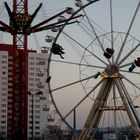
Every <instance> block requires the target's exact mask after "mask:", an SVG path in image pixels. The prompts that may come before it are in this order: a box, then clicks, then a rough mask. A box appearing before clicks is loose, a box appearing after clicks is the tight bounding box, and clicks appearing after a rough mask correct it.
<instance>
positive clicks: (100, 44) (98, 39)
mask: <svg viewBox="0 0 140 140" xmlns="http://www.w3.org/2000/svg"><path fill="white" fill-rule="evenodd" d="M83 12H84V14H85V17H86V19H87V21H88V23H89V25H90V27H91V29H92V31H93V33H94V35H95V37H96V39H97V41H98V43H99V46H100V47H101V49H102V51H103V53H104V52H105V50H104V47H103V45H102V43H101V41H100V38H99V37H98V35H97V33H96V31H95V29H94V27H93V25H92V23H91V22H90V20H89V17H88V16H87V14H86V12H85V10H83ZM107 61H108V62H109V64H111V62H110V60H109V59H107Z"/></svg>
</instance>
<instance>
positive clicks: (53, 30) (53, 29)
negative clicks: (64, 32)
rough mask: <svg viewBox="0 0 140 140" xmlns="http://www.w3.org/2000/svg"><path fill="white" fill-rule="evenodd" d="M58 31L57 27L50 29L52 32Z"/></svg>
mask: <svg viewBox="0 0 140 140" xmlns="http://www.w3.org/2000/svg"><path fill="white" fill-rule="evenodd" d="M58 30H59V28H57V27H53V28H52V29H51V31H52V32H58Z"/></svg>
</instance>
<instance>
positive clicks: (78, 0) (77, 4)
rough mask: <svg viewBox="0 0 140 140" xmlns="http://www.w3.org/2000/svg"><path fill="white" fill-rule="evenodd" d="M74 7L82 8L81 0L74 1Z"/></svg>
mask: <svg viewBox="0 0 140 140" xmlns="http://www.w3.org/2000/svg"><path fill="white" fill-rule="evenodd" d="M75 6H77V7H82V6H83V4H82V1H81V0H75Z"/></svg>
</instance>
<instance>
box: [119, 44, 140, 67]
mask: <svg viewBox="0 0 140 140" xmlns="http://www.w3.org/2000/svg"><path fill="white" fill-rule="evenodd" d="M139 46H140V43H138V44H137V45H136V46H135V47H134V48H133V49H132V50H131V51H130V52H129V53H128V54H127V55H126V56H125V57H124V58H122V60H120V61H119V63H118V66H120V65H121V64H122V63H123V62H124V61H125V60H126V59H127V58H128V57H130V56H131V54H132V53H133V52H134V51H135V50H136V49H137V48H139Z"/></svg>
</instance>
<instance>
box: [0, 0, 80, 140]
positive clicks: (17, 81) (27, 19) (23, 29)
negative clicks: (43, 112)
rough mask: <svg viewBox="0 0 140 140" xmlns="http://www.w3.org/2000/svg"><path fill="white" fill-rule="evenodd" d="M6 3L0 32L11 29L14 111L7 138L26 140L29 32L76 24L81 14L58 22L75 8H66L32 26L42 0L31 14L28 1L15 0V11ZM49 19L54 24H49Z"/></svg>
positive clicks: (9, 118)
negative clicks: (4, 19)
mask: <svg viewBox="0 0 140 140" xmlns="http://www.w3.org/2000/svg"><path fill="white" fill-rule="evenodd" d="M4 4H5V7H6V10H7V13H8V15H9V25H8V24H7V23H4V22H3V21H1V20H0V31H3V32H8V33H10V34H11V35H12V36H13V64H12V75H13V76H12V81H13V82H12V113H11V116H10V117H8V130H7V131H8V133H7V138H8V140H17V139H19V138H20V139H21V140H27V112H28V106H27V103H28V47H27V42H28V35H30V34H31V33H35V32H41V31H44V30H49V29H52V28H60V27H62V26H65V25H68V24H73V23H75V22H77V21H71V20H74V19H77V18H78V17H80V16H82V15H77V16H69V17H68V18H66V19H63V20H61V21H59V20H58V17H60V16H62V15H63V14H65V13H67V14H70V11H73V9H72V8H70V7H67V8H66V9H64V10H63V11H61V12H59V13H57V14H56V15H54V16H52V17H50V18H48V19H46V20H44V21H42V22H40V23H38V24H36V25H34V26H31V24H32V22H33V20H34V18H35V17H36V15H37V13H38V11H39V10H40V8H41V6H42V3H40V5H39V6H38V7H37V8H36V10H35V11H34V13H33V14H32V15H31V14H29V13H28V0H13V11H11V9H10V7H9V6H8V4H7V2H4ZM53 20H54V21H53ZM50 21H51V23H49V22H50ZM52 21H53V22H52ZM46 24H47V25H46ZM9 104H11V103H9Z"/></svg>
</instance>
